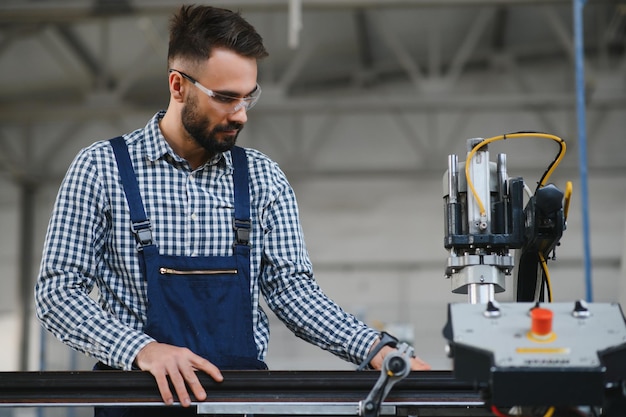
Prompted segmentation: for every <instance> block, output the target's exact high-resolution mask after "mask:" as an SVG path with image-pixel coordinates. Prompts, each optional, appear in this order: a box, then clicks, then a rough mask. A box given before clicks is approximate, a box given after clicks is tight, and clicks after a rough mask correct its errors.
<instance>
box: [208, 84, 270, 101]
mask: <svg viewBox="0 0 626 417" xmlns="http://www.w3.org/2000/svg"><path fill="white" fill-rule="evenodd" d="M258 88H259V85H258V84H256V85H255V86H254V88H253V89H252V91H250V92H249V93H248V94H244V95H243V96H242V95H240V94H239V93H238V92H236V91H228V90H213V92H215V93H218V94H221V95H224V96H228V97H233V98H241V97H250V95H252V93H254V92H255V91H256V90H258Z"/></svg>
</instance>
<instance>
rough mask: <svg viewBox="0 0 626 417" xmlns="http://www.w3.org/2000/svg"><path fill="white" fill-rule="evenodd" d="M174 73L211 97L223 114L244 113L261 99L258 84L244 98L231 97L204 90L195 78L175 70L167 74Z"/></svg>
mask: <svg viewBox="0 0 626 417" xmlns="http://www.w3.org/2000/svg"><path fill="white" fill-rule="evenodd" d="M174 71H176V72H177V73H179V74H180V75H182V76H183V78H186V79H187V80H189V81H190V82H191V83H192V84H193V85H195V86H196V87H198V89H199V90H200V91H202V92H203V93H204V94H206V95H207V96H209V97H211V99H212V100H213V102H214V103H215V104H216V105H218V106H219V108H220V109H222V111H224V112H225V113H237V112H238V111H239V110H241V109H245V110H246V111H248V110H250V109H251V108H253V107H254V105H255V104H256V103H257V101H259V97H261V86H260V85H259V84H257V85H256V88H255V89H254V91H252V92H251V93H250V94H248V95H247V96H245V97H237V96H231V95H228V94H223V93H218V92H217V91H213V90H211V89H208V88H206V87H205V86H203V85H202V84H200V83H199V82H198V81H197V80H196V79H195V78H193V77H191V76H189V75H187V74H185V73H184V72H182V71H179V70H177V69H170V70H169V72H174Z"/></svg>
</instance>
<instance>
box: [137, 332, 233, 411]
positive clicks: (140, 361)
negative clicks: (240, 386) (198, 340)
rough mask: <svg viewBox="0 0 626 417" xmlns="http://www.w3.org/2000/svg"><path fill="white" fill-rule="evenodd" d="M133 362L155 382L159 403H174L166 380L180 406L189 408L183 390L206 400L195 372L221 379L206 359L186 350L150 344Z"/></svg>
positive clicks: (187, 399) (155, 343)
mask: <svg viewBox="0 0 626 417" xmlns="http://www.w3.org/2000/svg"><path fill="white" fill-rule="evenodd" d="M135 363H136V364H137V366H138V367H139V369H141V370H142V371H148V372H150V373H151V374H152V375H153V376H154V378H155V379H156V382H157V385H158V387H159V392H160V393H161V397H162V398H163V402H164V403H165V404H167V405H171V404H172V403H174V396H173V394H172V391H171V390H170V386H169V383H168V377H169V379H170V381H172V385H173V386H174V389H175V391H176V395H177V396H178V400H179V401H180V404H181V405H182V406H183V407H189V405H190V404H191V399H190V397H189V393H188V392H187V387H186V386H185V383H186V384H187V386H189V388H191V392H193V395H194V396H195V397H196V399H197V400H198V401H204V400H205V399H206V391H205V390H204V388H203V387H202V385H201V384H200V381H199V380H198V376H197V375H196V371H202V372H205V373H207V374H208V375H210V376H211V377H212V378H213V379H214V380H216V381H217V382H221V381H223V380H224V377H223V376H222V373H221V372H220V370H219V369H218V368H217V367H216V366H215V365H213V364H212V363H211V362H209V361H208V360H206V359H204V358H203V357H201V356H198V355H196V354H195V353H193V352H192V351H190V350H189V349H187V348H181V347H177V346H172V345H167V344H164V343H158V342H151V343H148V344H147V345H146V346H144V347H143V349H141V350H140V351H139V353H138V354H137V357H136V358H135Z"/></svg>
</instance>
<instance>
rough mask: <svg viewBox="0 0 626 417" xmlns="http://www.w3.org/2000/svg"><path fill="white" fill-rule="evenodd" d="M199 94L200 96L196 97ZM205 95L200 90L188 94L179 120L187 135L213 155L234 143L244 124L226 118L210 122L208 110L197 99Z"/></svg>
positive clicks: (226, 149)
mask: <svg viewBox="0 0 626 417" xmlns="http://www.w3.org/2000/svg"><path fill="white" fill-rule="evenodd" d="M199 94H200V95H201V97H198V95H199ZM205 97H206V96H204V95H202V93H200V92H198V94H190V95H188V96H187V99H186V101H185V105H184V106H183V109H182V111H181V120H182V123H183V127H184V128H185V130H186V131H187V133H188V134H189V136H191V138H192V139H193V140H195V141H196V142H197V143H198V144H199V145H200V146H202V147H203V148H204V149H206V150H207V151H208V152H209V153H210V154H211V155H215V154H217V153H220V152H225V151H228V150H230V148H232V147H233V146H234V145H235V143H236V142H237V136H238V135H239V132H240V131H241V129H243V126H244V124H243V123H240V122H237V121H228V120H223V121H222V122H221V123H211V115H210V112H208V111H206V110H204V108H205V107H206V106H199V105H198V100H199V99H205ZM242 111H245V110H242ZM216 118H217V117H216Z"/></svg>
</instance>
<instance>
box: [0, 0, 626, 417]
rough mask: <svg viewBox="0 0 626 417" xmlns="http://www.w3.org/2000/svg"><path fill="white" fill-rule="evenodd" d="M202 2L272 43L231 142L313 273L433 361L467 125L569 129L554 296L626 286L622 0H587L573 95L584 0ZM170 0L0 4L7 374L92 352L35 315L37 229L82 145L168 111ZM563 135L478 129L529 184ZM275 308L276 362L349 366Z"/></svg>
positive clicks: (0, 347) (86, 365)
mask: <svg viewBox="0 0 626 417" xmlns="http://www.w3.org/2000/svg"><path fill="white" fill-rule="evenodd" d="M198 3H206V4H212V5H216V6H224V7H227V8H230V9H232V10H240V11H241V12H242V14H243V15H244V16H245V17H246V18H247V19H248V20H249V21H250V22H251V23H252V24H253V25H254V26H255V27H256V28H257V30H258V31H259V32H260V33H261V35H262V36H263V37H264V41H265V44H266V46H267V49H268V50H269V52H270V56H269V58H267V59H266V60H264V61H262V62H261V63H260V73H259V83H260V84H261V86H262V88H263V94H262V98H261V101H260V103H259V104H258V105H257V107H255V108H254V110H252V111H251V112H250V113H249V122H248V125H247V126H246V128H245V129H244V131H243V133H242V134H241V135H240V144H241V145H243V146H248V147H254V148H257V149H259V150H260V151H262V152H264V153H266V154H267V155H269V156H270V157H271V158H272V159H274V160H276V161H277V162H278V163H279V164H280V165H281V167H282V168H283V170H284V171H285V172H286V174H287V176H288V178H289V179H290V181H291V183H292V185H293V187H294V189H295V192H296V195H297V197H298V200H299V204H300V210H301V218H302V224H303V227H304V233H305V237H306V240H307V246H308V250H309V253H310V256H311V259H312V261H313V264H314V270H315V273H316V278H317V280H318V281H319V283H320V285H321V286H322V288H324V289H325V291H326V293H327V294H328V295H329V296H330V297H331V298H333V299H335V300H336V301H337V302H338V303H340V304H341V305H342V306H343V307H345V309H347V310H349V311H351V312H353V313H354V314H356V315H357V316H358V317H360V318H361V319H363V320H365V321H366V322H368V323H369V324H371V325H374V326H376V327H378V328H381V329H387V330H388V331H391V332H393V333H395V334H396V335H398V336H400V337H401V338H402V339H404V340H408V341H411V342H412V343H413V344H414V346H415V349H416V352H417V353H418V355H419V356H421V357H422V358H423V359H425V360H426V361H427V362H429V363H430V364H431V365H432V366H433V368H434V369H450V363H449V360H448V359H447V358H446V356H445V353H444V345H445V341H444V339H443V337H442V335H441V330H442V328H443V326H444V324H445V319H446V306H447V304H448V303H450V302H464V301H466V297H465V296H463V295H456V294H452V293H451V290H450V282H449V280H446V279H445V278H444V270H445V266H446V259H447V256H448V254H447V252H446V250H445V249H444V247H443V233H444V229H443V219H444V216H443V201H442V197H443V193H444V189H443V183H444V182H443V175H444V172H445V171H446V169H447V156H448V155H449V154H458V155H459V156H460V158H461V159H464V157H465V154H466V152H467V150H466V140H467V139H469V138H476V137H483V138H487V137H491V136H496V135H500V134H503V133H508V132H516V131H541V132H547V133H551V134H554V135H557V136H559V137H561V138H563V139H564V140H565V141H566V142H567V147H568V152H567V154H566V155H565V158H564V160H563V162H562V163H561V165H560V166H559V167H558V168H557V170H556V171H555V173H554V174H553V175H552V177H551V182H554V183H555V184H556V185H557V186H558V187H559V188H561V189H563V188H564V186H565V183H566V181H572V182H573V184H574V188H573V197H572V203H571V207H570V211H569V218H568V224H567V230H566V231H565V234H564V236H563V238H562V239H561V245H560V246H559V247H558V249H557V251H556V259H555V260H554V261H550V263H549V267H550V272H551V279H552V285H553V295H554V301H569V300H576V299H585V298H586V299H588V300H589V301H596V302H622V303H623V302H624V301H626V284H625V277H626V273H625V267H624V259H625V256H626V255H625V250H624V243H625V235H626V234H625V222H626V209H625V207H626V135H625V133H624V132H625V131H626V52H625V47H626V3H625V2H624V1H601V0H591V1H587V2H586V5H585V7H584V11H583V13H582V15H583V17H584V19H583V25H582V27H584V34H583V35H584V43H583V45H582V46H583V48H581V49H580V50H578V52H584V74H585V79H584V85H582V87H583V88H582V89H581V90H578V91H577V84H576V74H577V68H576V65H575V62H576V59H575V58H576V56H577V55H576V53H577V49H576V44H575V42H574V41H575V33H576V32H577V30H579V29H580V28H581V26H577V25H576V24H575V20H574V15H575V13H574V12H575V5H576V4H577V2H576V1H573V2H572V1H556V0H552V1H551V0H543V1H531V0H526V1H521V0H520V1H515V0H508V1H507V0H499V1H498V0H475V1H469V0H466V1H464V0H432V1H427V0H404V1H401V0H395V1H394V0H379V1H373V0H369V1H368V0H361V1H359V0H299V1H288V0H267V1H263V0H247V1H246V0H231V1H221V2H219V1H214V2H198ZM581 3H582V2H581ZM180 4H181V3H180V2H178V1H171V0H115V1H113V0H110V1H105V0H101V1H95V0H94V1H78V0H19V1H18V0H2V2H0V75H1V76H0V233H1V234H0V236H1V237H2V239H1V240H0V265H1V271H2V274H1V276H0V333H1V334H2V336H1V337H0V370H2V371H13V370H38V369H43V370H68V369H90V368H91V366H92V364H93V360H92V359H89V358H86V357H84V356H82V355H76V354H72V353H71V352H70V351H69V350H68V349H67V348H65V347H64V346H62V345H61V344H60V343H59V342H57V341H55V340H53V338H52V337H51V336H49V335H47V334H45V333H43V332H42V331H41V328H40V326H39V324H38V323H37V322H36V320H35V318H34V311H33V310H34V309H33V302H32V292H33V282H34V279H35V276H36V275H37V272H38V268H39V261H40V254H41V249H42V244H43V238H44V235H45V232H46V227H47V222H48V218H49V216H50V212H51V208H52V204H53V202H54V198H55V196H56V192H57V190H58V187H59V184H60V182H61V180H62V178H63V176H64V174H65V171H66V169H67V167H68V165H69V163H70V161H71V160H72V158H73V157H74V156H75V154H76V153H77V152H78V150H79V149H80V148H82V147H84V146H87V145H89V144H90V143H92V142H94V141H96V140H101V139H108V138H110V137H113V136H117V135H118V134H121V133H126V132H129V131H132V130H134V129H136V128H140V127H143V126H144V125H145V123H146V122H147V120H148V119H149V118H150V117H151V116H152V115H153V114H154V113H155V112H156V111H158V110H159V109H163V108H165V107H166V105H167V99H168V89H167V66H166V54H167V37H168V34H167V25H168V18H169V15H170V14H171V13H172V12H173V11H175V10H176V9H177V8H178V7H179V6H180ZM579 71H580V68H579ZM578 74H580V72H578ZM580 91H584V93H585V95H584V99H585V107H584V109H585V113H584V114H583V120H584V121H585V124H584V131H579V130H580V129H579V122H580V112H577V107H576V100H577V97H580ZM581 146H582V148H581ZM581 149H582V150H583V151H584V150H586V154H583V155H582V156H581V153H580V151H581ZM557 151H558V146H557V145H556V144H555V143H554V142H552V141H548V140H545V139H528V140H510V141H502V142H497V143H495V144H493V145H490V153H491V154H492V155H493V156H494V157H495V155H496V154H497V153H500V152H502V153H506V154H507V156H508V167H509V175H511V176H522V177H524V179H525V180H526V181H527V183H528V184H530V186H531V188H533V187H532V186H533V185H534V184H535V183H536V182H537V181H538V180H539V178H540V177H541V175H542V174H543V172H544V170H545V169H546V167H547V166H548V165H549V164H550V162H551V161H552V159H553V158H554V157H555V156H556V154H557ZM581 169H582V172H583V174H582V175H581ZM586 178H588V180H587V181H588V182H586V181H585V179H586ZM586 183H587V184H588V192H589V193H588V196H585V195H583V193H582V192H581V190H583V189H584V188H585V187H584V185H585V184H586ZM585 219H588V221H589V225H590V227H589V233H587V232H586V231H585V228H584V227H583V225H584V221H585ZM586 245H587V246H588V249H585V247H586ZM587 253H588V254H589V257H587ZM586 262H588V263H587V264H586ZM585 265H590V274H587V273H586V272H585ZM498 297H499V298H500V299H503V300H506V299H507V297H510V292H505V293H503V294H501V295H499V296H498ZM271 317H272V339H271V344H270V351H269V356H268V358H267V361H268V364H269V365H270V367H271V368H272V369H293V370H297V369H354V366H353V365H351V364H348V363H345V362H342V361H341V360H339V359H337V358H335V357H333V356H332V355H330V354H328V353H326V352H323V351H321V350H319V349H318V348H316V347H313V346H310V345H307V344H306V343H304V342H302V341H300V340H298V339H296V338H295V337H294V336H293V335H291V333H290V332H289V331H288V330H287V329H286V328H285V327H284V326H283V325H282V324H281V323H280V322H278V320H277V319H276V318H275V317H273V316H271ZM2 412H3V411H0V413H2Z"/></svg>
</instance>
